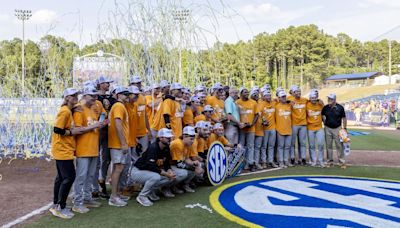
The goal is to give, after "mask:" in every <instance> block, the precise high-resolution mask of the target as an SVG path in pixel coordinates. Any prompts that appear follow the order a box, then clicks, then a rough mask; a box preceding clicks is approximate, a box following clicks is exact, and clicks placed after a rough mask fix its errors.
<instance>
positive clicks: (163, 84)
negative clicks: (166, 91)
mask: <svg viewBox="0 0 400 228" xmlns="http://www.w3.org/2000/svg"><path fill="white" fill-rule="evenodd" d="M167 86H171V84H169V82H168V81H167V80H162V81H161V82H160V87H161V88H164V87H167Z"/></svg>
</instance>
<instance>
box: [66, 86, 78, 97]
mask: <svg viewBox="0 0 400 228" xmlns="http://www.w3.org/2000/svg"><path fill="white" fill-rule="evenodd" d="M80 93H81V91H79V90H77V89H74V88H67V89H65V90H64V93H63V98H65V97H67V96H72V95H76V94H80Z"/></svg>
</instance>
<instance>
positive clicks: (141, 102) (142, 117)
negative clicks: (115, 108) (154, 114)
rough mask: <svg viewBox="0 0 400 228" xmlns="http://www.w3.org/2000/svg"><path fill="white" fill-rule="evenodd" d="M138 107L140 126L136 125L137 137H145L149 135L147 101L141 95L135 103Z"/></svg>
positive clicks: (137, 113)
mask: <svg viewBox="0 0 400 228" xmlns="http://www.w3.org/2000/svg"><path fill="white" fill-rule="evenodd" d="M134 104H135V106H136V109H137V110H136V115H137V116H138V117H137V118H138V124H137V125H136V133H137V137H143V136H145V135H146V134H147V128H146V99H145V98H144V96H143V95H142V94H139V97H138V100H137V101H136V102H135V103H134Z"/></svg>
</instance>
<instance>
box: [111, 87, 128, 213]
mask: <svg viewBox="0 0 400 228" xmlns="http://www.w3.org/2000/svg"><path fill="white" fill-rule="evenodd" d="M115 94H116V97H117V103H115V104H114V105H113V106H112V108H111V110H110V115H109V119H110V125H109V127H108V147H109V148H110V154H111V161H112V163H113V164H114V167H113V171H112V174H111V179H112V185H111V187H112V190H111V196H110V199H109V200H108V204H109V205H111V206H117V207H121V206H126V205H127V203H126V202H125V201H124V200H123V199H122V198H121V196H120V195H119V194H118V185H119V181H120V176H121V173H122V170H123V169H124V166H125V163H126V157H127V156H128V152H129V146H128V139H129V115H128V111H127V110H126V108H125V105H124V104H126V103H128V102H129V95H130V94H131V92H130V91H129V89H128V88H126V87H123V86H119V87H117V88H116V89H115Z"/></svg>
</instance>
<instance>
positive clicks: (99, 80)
mask: <svg viewBox="0 0 400 228" xmlns="http://www.w3.org/2000/svg"><path fill="white" fill-rule="evenodd" d="M96 82H97V84H101V83H112V82H114V81H113V80H112V79H110V78H107V77H106V76H105V75H100V77H99V78H98V79H97V80H96Z"/></svg>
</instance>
